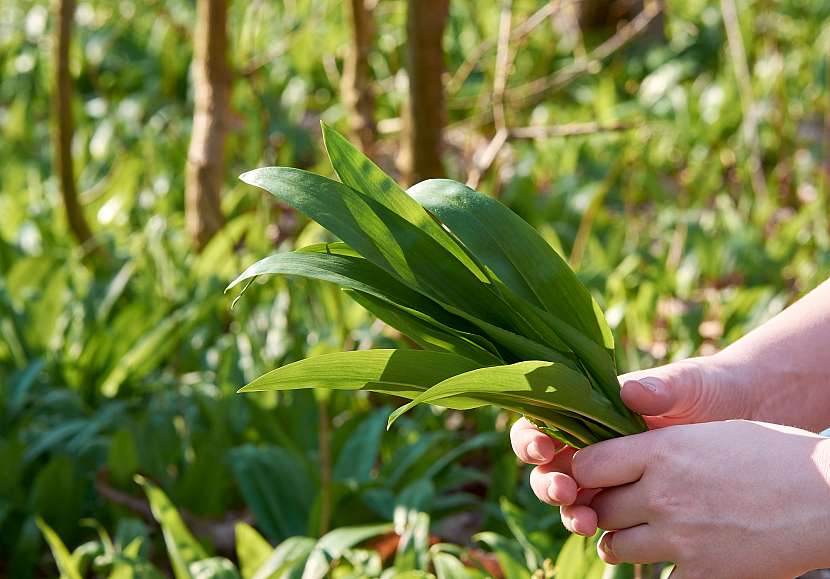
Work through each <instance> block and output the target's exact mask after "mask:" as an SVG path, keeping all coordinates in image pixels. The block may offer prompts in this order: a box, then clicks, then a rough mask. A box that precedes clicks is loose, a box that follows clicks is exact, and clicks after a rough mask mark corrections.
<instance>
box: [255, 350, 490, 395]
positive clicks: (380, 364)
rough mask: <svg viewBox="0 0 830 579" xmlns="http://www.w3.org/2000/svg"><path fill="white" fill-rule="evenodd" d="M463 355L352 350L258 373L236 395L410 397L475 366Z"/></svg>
mask: <svg viewBox="0 0 830 579" xmlns="http://www.w3.org/2000/svg"><path fill="white" fill-rule="evenodd" d="M480 367H481V365H480V364H478V363H477V362H474V361H473V360H469V359H467V358H464V357H462V356H458V355H455V354H449V353H445V352H431V351H429V350H380V349H378V350H354V351H350V352H335V353H333V354H324V355H322V356H314V357H312V358H306V359H304V360H299V361H298V362H293V363H291V364H287V365H285V366H282V367H280V368H277V369H276V370H271V371H270V372H267V373H266V374H263V375H262V376H260V377H259V378H257V379H256V380H254V381H253V382H251V383H250V384H248V385H246V386H244V387H242V388H240V389H239V392H262V391H266V390H298V389H302V388H323V389H331V390H368V391H371V392H380V393H383V394H392V395H395V396H400V397H402V398H414V397H416V396H418V395H419V394H421V393H422V392H423V391H425V390H426V389H427V388H429V387H430V386H433V385H435V384H438V383H439V382H441V381H442V380H445V379H447V378H449V377H451V376H455V375H456V374H459V373H461V374H463V373H464V372H468V371H470V370H474V369H476V368H480ZM478 406H482V403H481V402H479V401H476V400H474V399H472V398H469V397H463V396H462V397H459V398H456V399H455V400H451V401H448V403H447V407H448V408H456V409H469V408H476V407H478Z"/></svg>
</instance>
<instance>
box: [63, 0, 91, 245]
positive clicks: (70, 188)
mask: <svg viewBox="0 0 830 579" xmlns="http://www.w3.org/2000/svg"><path fill="white" fill-rule="evenodd" d="M55 15H56V20H57V22H56V24H57V25H56V26H55V85H54V94H53V95H52V104H53V107H54V115H55V139H54V146H55V151H54V154H55V168H56V169H57V172H58V177H59V179H60V187H61V196H62V197H63V206H64V209H65V210H66V220H67V222H68V223H69V231H70V232H71V233H72V236H73V237H74V238H75V240H76V241H77V242H78V243H79V244H80V245H81V246H84V247H85V248H86V249H87V250H94V249H95V247H94V241H93V239H92V230H91V229H90V227H89V223H87V220H86V217H84V210H83V208H82V207H81V204H80V202H79V201H78V189H77V187H76V185H75V170H74V168H73V166H72V136H73V134H74V131H75V127H74V123H73V119H72V77H71V75H70V72H69V46H70V43H71V40H72V21H73V19H74V17H75V0H56V2H55ZM97 251H100V250H97Z"/></svg>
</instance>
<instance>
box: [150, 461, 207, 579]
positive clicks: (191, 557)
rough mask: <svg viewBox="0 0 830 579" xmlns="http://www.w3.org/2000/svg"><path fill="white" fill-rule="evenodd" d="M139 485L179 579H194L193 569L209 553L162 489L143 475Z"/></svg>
mask: <svg viewBox="0 0 830 579" xmlns="http://www.w3.org/2000/svg"><path fill="white" fill-rule="evenodd" d="M135 481H136V482H137V483H138V484H139V485H141V486H142V487H143V488H144V493H145V494H146V495H147V500H148V501H149V503H150V510H151V511H152V513H153V518H154V519H155V520H156V522H158V524H159V525H160V526H161V532H162V535H163V536H164V543H165V545H166V546H167V555H168V557H169V558H170V565H171V566H172V567H173V573H174V575H175V576H176V579H194V576H193V574H192V572H191V571H190V565H191V564H192V563H196V562H198V561H201V560H203V559H207V558H208V554H207V552H206V551H205V550H204V548H203V547H202V545H200V544H199V542H198V541H197V540H196V539H195V538H194V537H193V535H191V534H190V531H189V530H188V528H187V526H186V525H185V524H184V521H182V517H181V515H179V512H178V511H177V510H176V507H174V506H173V504H172V503H171V502H170V499H168V498H167V495H165V494H164V492H163V491H162V490H161V489H160V488H158V487H157V486H156V485H154V484H153V483H151V482H150V481H148V480H147V479H146V478H144V477H142V476H140V475H136V477H135Z"/></svg>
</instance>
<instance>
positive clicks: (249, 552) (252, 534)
mask: <svg viewBox="0 0 830 579" xmlns="http://www.w3.org/2000/svg"><path fill="white" fill-rule="evenodd" d="M234 532H235V534H236V558H237V560H238V561H239V573H240V575H242V579H252V578H253V576H254V574H255V573H256V571H257V569H259V568H260V567H262V566H263V565H264V564H265V562H266V561H267V560H268V557H270V556H271V552H272V551H273V550H274V548H273V547H272V546H271V543H269V542H268V541H266V540H265V538H264V537H263V536H262V535H260V534H259V532H258V531H257V530H256V529H254V528H253V527H252V526H251V525H249V524H247V523H242V522H239V523H237V524H236V526H235V527H234Z"/></svg>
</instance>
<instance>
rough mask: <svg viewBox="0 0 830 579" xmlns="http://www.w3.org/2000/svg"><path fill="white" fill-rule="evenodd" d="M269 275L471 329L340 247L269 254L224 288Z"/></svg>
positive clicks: (457, 318)
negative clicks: (357, 294)
mask: <svg viewBox="0 0 830 579" xmlns="http://www.w3.org/2000/svg"><path fill="white" fill-rule="evenodd" d="M335 251H336V252H337V253H334V252H335ZM341 252H342V253H341ZM269 274H282V275H297V276H301V277H306V278H312V279H319V280H322V281H329V282H333V283H336V284H337V285H339V286H340V287H342V288H348V289H353V290H357V291H361V292H364V293H368V294H370V295H373V296H376V297H378V298H380V299H383V300H387V301H390V302H393V303H395V304H401V305H404V306H406V307H409V308H412V309H414V310H416V311H418V312H421V313H422V314H424V315H426V316H430V317H433V318H435V319H436V320H440V321H441V322H442V323H445V324H448V325H450V326H452V327H456V328H471V326H470V324H468V323H467V322H465V321H464V320H463V319H462V318H460V317H458V316H454V315H452V314H450V313H448V312H447V311H446V310H444V309H442V308H441V307H440V306H439V305H438V304H436V303H435V302H434V301H432V300H431V299H429V298H427V297H426V296H424V295H422V294H420V293H418V292H416V291H414V290H412V289H410V288H409V287H408V286H406V285H405V284H403V283H401V282H400V281H399V280H398V279H397V278H395V277H393V276H392V275H390V274H388V273H387V272H386V271H384V270H383V269H381V268H379V267H377V266H376V265H374V264H373V263H371V262H370V261H368V260H366V259H363V258H362V257H357V256H353V255H348V250H345V249H343V248H342V246H339V247H333V244H332V245H329V244H322V245H319V246H314V247H306V248H303V249H301V250H299V251H295V252H285V253H277V254H274V255H271V256H269V257H266V258H264V259H262V260H260V261H258V262H256V263H255V264H253V265H252V266H251V267H249V268H248V269H246V270H245V271H244V272H243V273H242V274H241V275H240V276H239V277H237V278H236V279H235V280H234V281H233V282H231V284H230V285H229V286H228V289H230V288H232V287H234V286H236V285H238V284H240V283H241V282H243V281H245V280H247V279H251V278H254V277H256V276H260V275H269Z"/></svg>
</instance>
